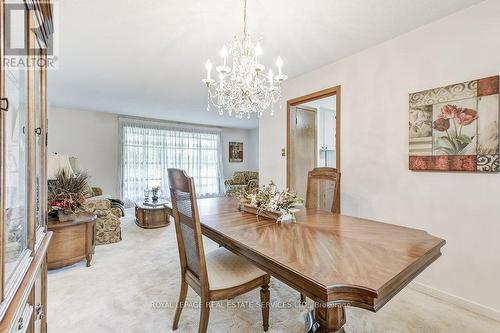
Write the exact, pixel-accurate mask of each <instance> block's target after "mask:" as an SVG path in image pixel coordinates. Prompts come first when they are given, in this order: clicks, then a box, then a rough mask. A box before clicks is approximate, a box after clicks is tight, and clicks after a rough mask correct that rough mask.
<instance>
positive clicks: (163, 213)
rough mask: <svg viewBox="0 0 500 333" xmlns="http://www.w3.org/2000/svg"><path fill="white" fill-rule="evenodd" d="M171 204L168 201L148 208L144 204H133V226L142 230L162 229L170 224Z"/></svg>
mask: <svg viewBox="0 0 500 333" xmlns="http://www.w3.org/2000/svg"><path fill="white" fill-rule="evenodd" d="M171 215H172V204H171V203H170V202H168V201H164V202H161V203H158V204H157V205H156V206H148V205H145V204H144V203H136V204H135V224H137V225H138V226H139V227H141V228H144V229H155V228H163V227H166V226H167V225H169V224H170V216H171Z"/></svg>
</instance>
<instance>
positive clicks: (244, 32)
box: [243, 0, 247, 37]
mask: <svg viewBox="0 0 500 333" xmlns="http://www.w3.org/2000/svg"><path fill="white" fill-rule="evenodd" d="M243 1H244V4H243V36H245V37H246V36H247V0H243Z"/></svg>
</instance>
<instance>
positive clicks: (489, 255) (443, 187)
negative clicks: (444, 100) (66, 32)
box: [259, 0, 500, 318]
mask: <svg viewBox="0 0 500 333" xmlns="http://www.w3.org/2000/svg"><path fill="white" fill-rule="evenodd" d="M499 33H500V1H497V0H489V1H485V2H482V3H480V4H478V5H476V6H473V7H470V8H468V9H465V10H463V11H461V12H458V13H456V14H454V15H451V16H448V17H446V18H444V19H441V20H439V21H436V22H434V23H432V24H429V25H427V26H424V27H421V28H419V29H417V30H415V31H412V32H410V33H408V34H405V35H403V36H400V37H398V38H396V39H393V40H391V41H388V42H385V43H383V44H380V45H378V46H375V47H373V48H371V49H368V50H366V51H363V52H361V53H358V54H356V55H353V56H351V57H348V58H345V59H343V60H341V61H339V62H336V63H333V64H330V65H327V66H325V67H322V68H320V69H318V70H315V71H313V72H310V73H307V74H305V75H302V76H300V77H297V78H294V79H292V80H290V81H288V82H286V83H285V85H284V101H286V100H288V99H291V98H294V97H298V96H303V95H305V94H308V93H311V92H314V91H318V90H321V89H324V88H328V87H332V86H336V85H342V134H341V137H342V140H341V148H342V211H343V213H344V214H348V215H354V216H359V217H365V218H370V219H375V220H379V221H384V222H388V223H394V224H400V225H407V226H411V227H414V228H418V229H424V230H427V231H429V232H430V233H432V234H434V235H436V236H440V237H443V238H445V239H446V241H447V245H446V246H445V247H444V251H443V256H442V257H441V258H440V259H438V261H437V262H435V263H434V264H433V265H431V267H429V269H427V270H426V271H425V272H423V273H422V274H421V275H420V276H419V278H418V281H419V282H421V283H422V284H424V285H427V286H430V287H432V288H434V289H436V293H437V294H439V295H440V296H443V297H449V299H450V300H453V301H456V302H457V303H460V302H461V301H462V300H464V302H462V304H467V306H469V307H470V308H474V307H476V308H477V309H480V311H482V312H483V313H488V314H490V315H492V316H497V317H498V318H500V288H499V282H500V241H499V237H500V236H499V235H500V174H498V173H496V174H472V173H439V172H425V173H424V172H412V171H409V170H408V94H409V93H411V92H415V91H421V90H425V89H429V88H435V87H440V86H444V85H447V84H451V83H456V82H463V81H467V80H472V79H478V78H482V77H486V76H491V75H498V74H500V43H499V42H498V38H497V35H498V34H499ZM285 115H286V109H285V108H283V111H282V112H280V113H278V114H276V115H275V116H274V117H269V116H265V117H264V118H261V120H260V126H259V130H260V175H261V182H262V181H267V180H269V179H274V180H275V181H276V182H277V184H279V185H280V186H285V182H286V167H285V161H286V160H285V157H282V156H281V148H282V147H285V146H286V134H285V133H286V120H285V118H286V117H285ZM278 133H279V134H278ZM429 290H430V289H429ZM446 295H447V296H446Z"/></svg>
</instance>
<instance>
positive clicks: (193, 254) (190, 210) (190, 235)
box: [168, 169, 208, 293]
mask: <svg viewBox="0 0 500 333" xmlns="http://www.w3.org/2000/svg"><path fill="white" fill-rule="evenodd" d="M168 180H169V183H170V196H171V200H172V211H173V217H174V220H175V231H176V235H177V244H178V247H179V257H180V260H181V269H182V275H183V277H184V275H185V274H186V275H189V276H190V279H187V280H188V281H189V280H193V279H194V280H197V282H198V283H199V285H200V287H201V292H202V293H203V292H206V291H208V277H207V268H206V263H205V251H204V249H203V238H202V234H201V224H200V217H199V214H198V203H197V201H196V191H195V188H194V180H193V178H192V177H188V175H187V174H186V172H184V170H181V169H168ZM195 290H196V289H195Z"/></svg>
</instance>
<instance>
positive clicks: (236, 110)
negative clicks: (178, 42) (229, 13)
mask: <svg viewBox="0 0 500 333" xmlns="http://www.w3.org/2000/svg"><path fill="white" fill-rule="evenodd" d="M220 55H221V57H222V59H223V61H222V65H219V66H217V67H216V68H215V70H216V72H217V75H218V80H217V81H216V80H214V79H212V62H211V61H210V59H209V60H207V62H206V64H205V68H206V70H207V77H206V78H205V79H203V80H202V82H203V83H205V84H206V86H207V99H208V100H207V111H210V105H211V104H212V105H213V106H215V107H216V108H217V110H218V111H219V114H220V115H223V114H224V111H226V112H227V114H228V115H230V116H231V115H234V116H235V117H237V118H240V119H241V118H243V116H245V115H246V116H247V118H248V119H250V116H251V114H253V113H254V114H257V116H258V117H260V116H261V115H262V114H263V113H264V111H265V110H267V109H268V108H270V107H271V115H272V114H273V113H274V110H273V106H274V104H276V103H277V102H278V103H279V107H280V108H281V104H282V103H281V83H282V82H283V81H285V80H286V79H287V78H288V76H286V75H284V74H283V72H282V67H283V60H282V59H281V57H278V58H277V59H276V67H277V70H278V73H277V75H275V74H274V72H273V70H272V69H269V70H268V71H267V74H266V67H265V66H264V65H263V64H261V63H260V56H261V55H262V49H261V47H260V45H259V43H255V42H254V41H253V40H252V38H251V37H250V35H249V34H248V33H247V0H244V10H243V36H242V37H238V36H235V37H234V38H233V40H232V42H231V44H230V46H229V48H227V47H226V46H225V45H224V46H223V47H222V49H221V51H220ZM228 56H230V57H231V58H232V59H228Z"/></svg>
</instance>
